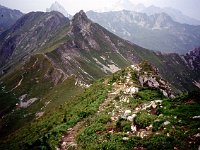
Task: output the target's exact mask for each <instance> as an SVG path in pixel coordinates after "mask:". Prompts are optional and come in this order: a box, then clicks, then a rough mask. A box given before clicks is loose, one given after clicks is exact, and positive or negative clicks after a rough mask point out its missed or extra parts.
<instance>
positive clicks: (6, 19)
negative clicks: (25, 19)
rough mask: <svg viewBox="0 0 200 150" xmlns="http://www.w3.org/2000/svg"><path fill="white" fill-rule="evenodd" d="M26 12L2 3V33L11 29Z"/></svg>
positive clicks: (0, 16) (0, 9)
mask: <svg viewBox="0 0 200 150" xmlns="http://www.w3.org/2000/svg"><path fill="white" fill-rule="evenodd" d="M23 15H24V14H23V13H22V12H20V11H19V10H12V9H9V8H7V7H4V6H1V5H0V34H1V33H2V32H3V31H5V30H7V29H9V28H10V27H11V26H12V25H13V24H14V23H15V22H16V21H17V20H18V19H19V18H20V17H22V16H23Z"/></svg>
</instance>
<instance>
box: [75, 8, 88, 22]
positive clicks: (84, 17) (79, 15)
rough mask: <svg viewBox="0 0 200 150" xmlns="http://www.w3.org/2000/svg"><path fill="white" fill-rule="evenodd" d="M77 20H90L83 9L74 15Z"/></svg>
mask: <svg viewBox="0 0 200 150" xmlns="http://www.w3.org/2000/svg"><path fill="white" fill-rule="evenodd" d="M75 20H79V21H80V20H88V17H87V15H86V13H85V12H84V11H83V10H81V11H79V12H78V13H76V14H75V15H74V17H73V21H75Z"/></svg>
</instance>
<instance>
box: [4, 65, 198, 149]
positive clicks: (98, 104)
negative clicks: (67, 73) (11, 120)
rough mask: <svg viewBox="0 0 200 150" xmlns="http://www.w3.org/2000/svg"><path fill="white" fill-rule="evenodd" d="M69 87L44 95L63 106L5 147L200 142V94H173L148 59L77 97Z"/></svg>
mask: <svg viewBox="0 0 200 150" xmlns="http://www.w3.org/2000/svg"><path fill="white" fill-rule="evenodd" d="M65 88H66V87H65V86H64V83H63V87H61V85H60V86H55V87H54V88H53V89H52V90H50V91H49V92H48V94H47V95H45V96H44V97H45V98H47V99H51V98H52V99H55V98H57V100H62V99H63V100H64V101H63V103H61V104H60V106H59V107H56V108H54V109H53V108H51V109H50V111H47V112H46V113H45V114H44V115H43V116H42V117H40V118H37V119H34V121H33V122H27V124H26V125H24V127H22V128H20V129H18V130H16V131H14V132H13V133H11V134H9V135H8V136H6V137H1V149H56V148H61V149H62V148H63V149H68V148H72V149H86V150H91V149H113V150H114V149H116V150H121V149H127V150H128V149H174V148H176V149H197V147H198V145H199V144H200V136H199V127H200V124H199V122H200V121H199V119H200V117H199V114H200V111H199V110H200V102H199V100H198V97H199V93H197V92H194V93H192V94H189V95H187V94H185V95H180V96H177V97H175V96H174V95H173V94H172V93H171V89H170V87H169V85H168V83H167V81H165V80H163V79H162V78H161V77H160V76H159V75H158V74H157V72H156V70H155V68H153V67H152V66H151V65H149V64H148V63H147V62H144V63H142V64H140V65H137V66H131V67H128V68H126V69H123V70H121V71H118V72H116V73H114V74H113V75H111V76H108V77H106V78H104V79H101V80H98V81H96V82H95V83H93V84H92V85H91V86H90V87H89V88H87V89H85V90H84V91H82V92H81V93H80V94H79V95H77V96H75V97H67V96H64V95H63V94H64V92H63V93H62V92H61V91H62V90H64V89H65ZM56 91H57V92H58V93H59V94H56V93H55V92H56ZM57 96H59V97H57ZM57 100H56V101H57ZM75 127H76V128H75ZM77 127H78V128H77ZM65 137H71V138H73V139H72V140H69V139H68V140H67V139H65Z"/></svg>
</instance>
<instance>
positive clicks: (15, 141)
mask: <svg viewBox="0 0 200 150" xmlns="http://www.w3.org/2000/svg"><path fill="white" fill-rule="evenodd" d="M102 82H103V80H100V81H98V82H96V83H95V84H93V85H92V86H91V87H90V88H89V89H87V90H85V92H83V93H82V94H81V95H79V96H76V97H74V98H70V97H68V98H65V101H64V103H62V104H61V105H60V106H59V107H58V108H55V109H51V110H50V111H49V112H48V113H46V114H44V116H42V117H41V118H39V119H37V120H34V121H33V122H32V123H27V124H26V125H25V126H24V127H23V128H20V129H18V130H17V131H16V132H15V133H14V134H13V135H12V136H8V137H7V138H6V139H5V138H4V139H2V140H1V141H2V142H1V145H2V144H3V143H4V142H6V144H3V145H2V147H3V148H4V149H6V148H8V149H9V148H12V149H29V148H33V149H34V148H35V149H41V148H46V149H48V148H51V149H54V148H55V146H57V145H58V142H59V140H60V138H61V136H62V135H63V134H64V132H65V131H66V130H67V129H68V128H70V127H72V126H73V125H75V124H76V123H77V122H78V121H80V120H81V119H82V118H85V117H88V116H92V115H93V114H94V113H96V111H97V109H98V107H99V105H100V104H101V103H102V102H103V101H104V100H105V98H106V96H107V91H108V90H109V87H108V86H105V85H104V84H102ZM54 90H56V89H54ZM54 90H52V91H51V92H53V91H54ZM51 92H50V93H49V94H50V95H51ZM52 94H53V93H52ZM56 95H57V94H56ZM56 95H55V96H56ZM57 96H58V95H57ZM61 97H62V96H60V98H61ZM60 98H58V99H57V100H59V99H60ZM2 147H1V148H2Z"/></svg>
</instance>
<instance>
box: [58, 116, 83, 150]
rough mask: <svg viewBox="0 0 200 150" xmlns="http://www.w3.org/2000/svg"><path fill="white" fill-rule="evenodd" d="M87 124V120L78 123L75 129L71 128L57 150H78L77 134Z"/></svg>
mask: <svg viewBox="0 0 200 150" xmlns="http://www.w3.org/2000/svg"><path fill="white" fill-rule="evenodd" d="M84 123H85V120H82V121H80V122H78V123H77V124H76V125H75V126H74V127H73V128H69V129H68V130H67V132H66V133H65V135H64V136H63V137H62V139H61V142H60V146H59V148H57V150H72V149H73V150H75V149H77V144H76V139H75V138H76V134H77V132H78V130H79V129H80V127H81V126H82V125H83V124H84Z"/></svg>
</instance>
